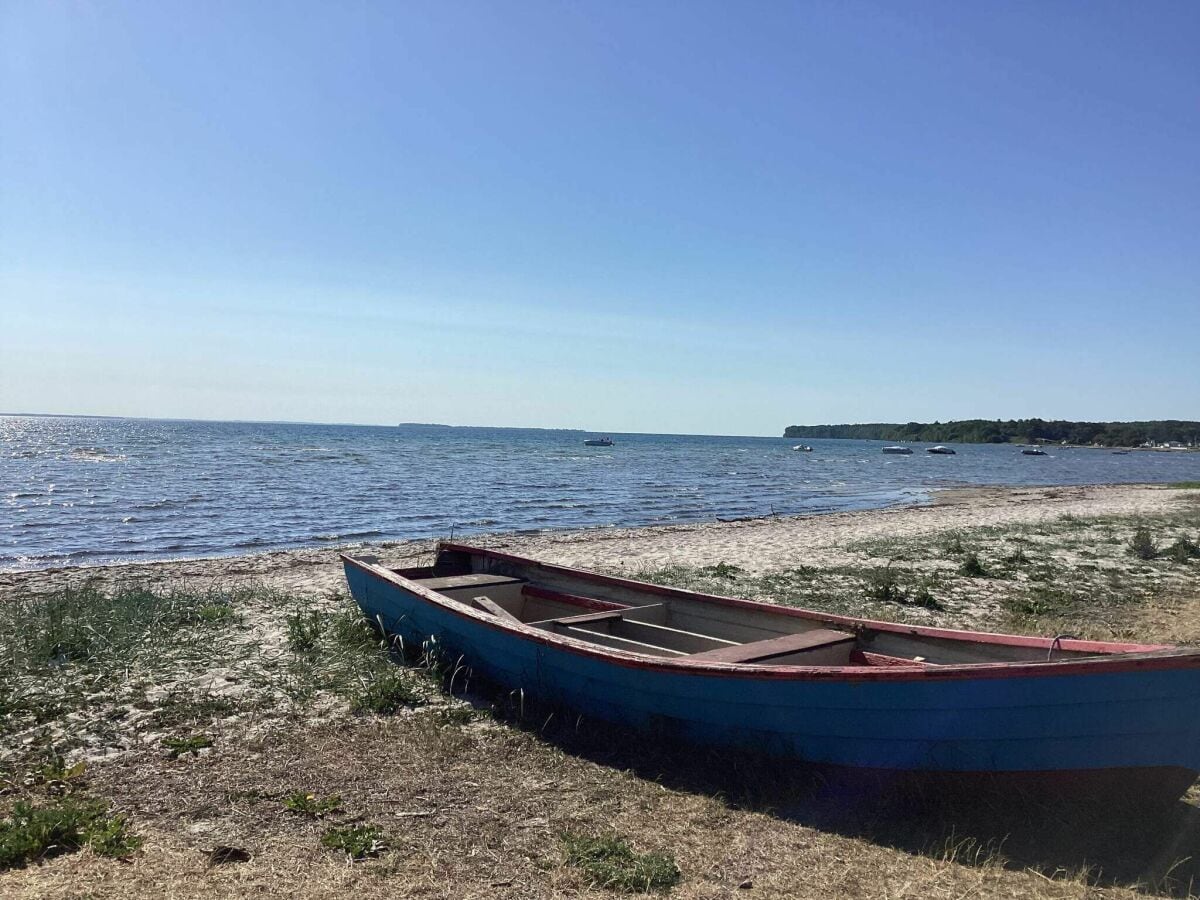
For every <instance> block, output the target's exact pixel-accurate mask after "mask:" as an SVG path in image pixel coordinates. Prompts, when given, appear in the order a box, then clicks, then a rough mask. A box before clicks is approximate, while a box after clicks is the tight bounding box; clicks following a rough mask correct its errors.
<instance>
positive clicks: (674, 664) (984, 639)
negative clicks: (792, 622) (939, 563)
mask: <svg viewBox="0 0 1200 900" xmlns="http://www.w3.org/2000/svg"><path fill="white" fill-rule="evenodd" d="M445 550H448V551H457V552H461V553H469V554H474V555H482V556H487V557H490V558H492V559H495V560H499V561H502V562H510V563H517V564H520V565H523V566H533V567H537V568H541V569H548V570H551V571H554V572H559V573H562V574H565V575H569V576H572V577H577V578H581V579H583V580H585V581H591V582H593V583H601V584H609V585H613V586H617V587H624V588H630V589H634V590H640V591H644V592H646V593H651V594H656V595H658V596H664V597H678V598H679V599H685V600H693V601H695V600H700V601H703V602H709V603H714V604H717V605H726V606H733V607H738V608H743V609H746V608H748V609H763V608H766V609H768V610H769V611H771V612H772V613H775V614H783V615H788V616H796V617H798V618H803V619H808V620H816V621H821V622H826V623H830V624H835V625H842V626H845V627H850V628H852V629H854V630H859V631H861V630H877V631H890V632H893V633H902V634H911V635H916V636H921V637H931V638H942V639H949V640H962V641H972V642H977V643H987V644H1007V645H1010V646H1020V647H1034V648H1038V649H1046V650H1047V651H1050V650H1051V649H1052V648H1053V647H1054V646H1055V644H1056V643H1057V646H1058V647H1059V648H1060V649H1064V650H1076V651H1083V652H1086V651H1088V650H1093V649H1094V650H1097V651H1100V652H1103V653H1106V654H1108V655H1104V656H1089V657H1084V658H1081V659H1047V660H1040V661H1036V662H1025V661H1023V662H983V663H949V664H945V665H938V666H864V665H857V666H797V665H765V664H762V663H722V662H711V661H702V660H695V661H691V662H688V661H687V659H688V658H687V657H686V656H684V657H677V658H663V657H650V656H643V655H641V654H638V653H634V652H632V651H628V650H619V649H616V648H612V647H604V646H600V645H597V644H594V643H591V642H589V641H585V640H581V639H579V638H574V637H571V636H569V635H563V634H555V633H553V632H548V631H545V630H543V629H540V628H535V627H533V626H532V625H529V624H528V623H525V622H508V621H505V620H503V619H499V618H497V617H496V616H493V615H490V614H489V613H487V612H484V611H483V610H477V609H474V608H472V607H470V606H467V605H465V604H462V603H459V602H457V601H455V600H453V599H451V598H449V597H446V596H445V595H443V594H440V593H438V592H437V591H434V590H432V589H430V588H427V587H425V586H423V585H422V584H420V583H419V582H417V581H414V580H412V579H410V578H406V577H405V576H403V575H400V574H398V573H396V572H394V571H392V570H391V569H389V568H387V567H386V566H383V565H380V564H378V563H371V562H367V561H365V560H361V559H358V558H356V557H354V556H352V555H351V554H349V553H341V554H339V556H340V557H341V559H342V561H343V562H344V563H345V564H348V565H353V566H354V567H356V568H358V569H362V570H364V571H365V572H368V573H369V574H371V575H373V576H375V577H377V578H381V579H383V580H385V581H388V582H390V583H392V584H393V585H395V586H396V587H400V588H402V589H404V590H406V591H409V592H410V593H413V594H416V595H417V596H418V597H420V598H422V599H423V600H426V601H428V602H430V603H433V604H435V605H436V606H438V607H439V608H440V609H443V610H445V611H447V612H450V613H452V614H453V615H455V616H458V617H460V618H465V619H470V620H472V621H475V622H479V623H481V624H483V625H486V626H487V627H489V628H494V629H498V630H500V631H503V632H508V633H511V634H515V635H518V636H520V637H521V638H524V639H527V640H532V641H535V642H536V643H539V644H544V645H548V646H554V647H560V648H562V649H564V650H568V651H570V652H572V653H576V654H579V655H583V656H590V657H593V658H596V659H600V660H603V661H606V662H611V663H614V664H617V665H623V666H631V667H634V668H641V669H650V670H656V671H660V672H666V673H670V674H676V675H701V676H702V675H721V676H725V677H728V676H734V677H744V678H755V679H760V680H761V679H770V680H813V681H818V680H819V681H824V680H834V681H944V680H956V679H979V678H987V679H993V678H1018V677H1030V676H1039V677H1040V676H1062V675H1101V674H1115V673H1120V672H1128V671H1155V670H1162V669H1191V668H1200V650H1198V649H1191V648H1186V647H1176V646H1172V645H1169V644H1128V643H1120V642H1107V641H1085V640H1078V639H1073V638H1071V639H1068V638H1063V639H1059V638H1046V637H1032V636H1026V635H1012V634H1003V633H998V632H982V631H968V630H965V629H951V628H935V627H930V626H924V625H906V624H899V623H896V622H884V621H880V620H874V619H858V618H854V617H851V616H842V615H837V614H833V613H820V612H816V611H814V610H807V609H800V608H798V607H785V606H779V605H776V604H772V603H764V602H761V601H758V600H747V599H744V598H740V597H725V596H722V595H719V594H702V593H700V592H698V591H690V590H687V589H686V588H676V587H667V586H665V585H656V584H649V583H647V582H643V581H636V580H633V579H629V578H622V577H620V576H614V575H601V574H599V573H597V572H591V571H588V570H587V569H577V568H573V567H571V566H561V565H557V564H555V563H546V562H541V561H540V560H535V559H530V558H528V557H524V556H517V555H515V554H510V553H504V552H503V551H498V550H489V549H486V548H483V547H474V546H471V545H469V544H458V543H453V542H449V541H443V542H440V543H439V544H438V545H437V552H439V553H440V552H442V551H445ZM381 624H382V623H381Z"/></svg>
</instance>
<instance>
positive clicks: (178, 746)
mask: <svg viewBox="0 0 1200 900" xmlns="http://www.w3.org/2000/svg"><path fill="white" fill-rule="evenodd" d="M162 743H163V746H164V747H166V748H167V750H169V751H170V757H171V759H178V758H179V757H180V756H182V755H183V754H185V753H190V754H192V755H193V756H198V755H199V754H200V751H201V750H203V749H205V748H206V747H211V746H212V745H213V739H212V738H211V737H209V736H208V735H207V734H193V735H191V736H189V737H185V738H164V739H163V742H162Z"/></svg>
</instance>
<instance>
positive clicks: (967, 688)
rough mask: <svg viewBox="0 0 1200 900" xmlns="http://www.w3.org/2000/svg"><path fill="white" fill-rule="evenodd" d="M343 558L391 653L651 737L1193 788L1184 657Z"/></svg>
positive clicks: (958, 769) (550, 578) (918, 765)
mask: <svg viewBox="0 0 1200 900" xmlns="http://www.w3.org/2000/svg"><path fill="white" fill-rule="evenodd" d="M342 559H343V562H344V564H345V570H346V578H347V581H348V582H349V585H350V591H351V593H352V594H353V595H354V598H355V600H356V601H357V602H358V604H359V606H360V607H361V608H362V610H363V612H364V614H365V615H366V616H368V617H369V618H371V619H373V620H375V621H376V622H378V623H379V625H380V626H381V627H382V628H383V630H384V631H385V632H387V633H389V634H395V635H399V636H400V638H401V639H402V640H403V641H404V642H405V643H406V644H408V645H409V646H423V645H424V646H431V647H432V648H434V649H435V650H436V652H437V653H438V654H439V655H440V656H441V657H442V658H443V659H447V660H456V661H461V664H462V665H465V666H468V667H470V668H472V669H473V670H474V671H476V672H478V673H480V674H481V675H483V676H485V677H486V678H488V679H490V680H491V681H493V682H495V683H497V684H500V685H502V686H505V687H507V688H511V689H514V690H515V689H518V688H520V689H522V690H524V691H525V692H526V694H529V695H532V696H536V697H539V698H540V699H542V700H544V701H548V702H550V703H556V704H561V705H563V706H566V707H568V708H571V709H574V710H577V711H579V712H581V713H584V714H586V715H589V716H593V717H596V718H598V719H601V720H606V721H611V722H615V723H619V724H622V725H626V726H631V727H635V728H643V729H648V730H653V731H654V732H655V733H656V734H664V733H665V734H668V735H670V736H672V737H676V738H679V739H681V740H685V741H691V742H697V743H705V744H713V745H721V746H726V747H735V748H747V749H753V750H756V751H763V752H767V753H771V754H778V755H784V756H789V757H794V758H799V759H803V760H805V761H808V762H812V763H817V764H825V765H831V766H838V767H851V768H856V769H869V770H884V771H886V772H889V773H971V774H985V773H986V774H991V775H1013V776H1017V777H1022V776H1034V777H1035V778H1036V779H1037V780H1039V781H1041V780H1044V778H1045V777H1046V776H1051V778H1052V780H1053V781H1054V782H1055V783H1059V782H1060V781H1061V780H1062V779H1064V778H1065V779H1067V780H1068V781H1070V782H1071V783H1075V782H1077V781H1078V780H1079V777H1080V776H1095V777H1096V778H1097V779H1100V780H1102V781H1104V782H1105V783H1108V782H1110V781H1111V780H1112V779H1115V780H1116V781H1117V782H1118V783H1120V784H1132V783H1136V784H1137V786H1138V787H1137V790H1138V793H1139V795H1141V796H1145V797H1150V796H1152V795H1153V796H1155V797H1170V798H1171V799H1174V798H1176V797H1178V796H1179V795H1180V794H1182V793H1183V791H1184V790H1186V789H1187V787H1188V786H1189V785H1190V784H1191V783H1192V781H1193V780H1194V779H1195V777H1196V775H1197V770H1200V650H1195V649H1180V648H1171V647H1165V646H1158V645H1145V644H1128V643H1109V642H1098V641H1083V640H1075V639H1072V638H1067V637H1055V638H1041V637H1022V636H1017V635H1002V634H985V633H975V632H967V631H953V630H947V629H940V628H926V627H921V626H914V625H899V624H894V623H889V622H881V621H871V620H866V619H856V618H850V617H846V616H836V615H829V614H826V613H820V612H814V611H810V610H804V609H795V608H791V607H782V606H776V605H773V604H766V603H758V602H754V601H750V600H742V599H735V598H730V597H719V596H708V595H704V594H698V593H694V592H692V591H686V590H681V589H678V588H670V587H662V586H658V585H651V584H644V583H641V582H637V581H631V580H629V579H625V578H617V577H612V576H606V575H598V574H595V573H592V572H586V571H583V570H579V569H572V568H567V567H564V566H557V565H551V564H548V563H543V562H538V561H536V560H533V559H526V558H523V557H519V556H513V555H511V554H507V553H500V552H497V551H494V550H485V549H481V548H478V547H471V546H467V545H463V544H453V543H443V544H441V545H440V546H439V550H438V554H437V557H436V562H435V563H434V565H432V566H428V567H423V568H415V569H414V568H408V569H403V568H391V567H388V566H386V565H383V564H381V563H379V562H378V561H376V560H375V559H373V558H370V557H363V558H355V557H352V556H347V555H343V557H342ZM1060 776H1061V777H1060ZM1085 783H1087V784H1091V783H1092V781H1091V779H1088V780H1087V781H1085Z"/></svg>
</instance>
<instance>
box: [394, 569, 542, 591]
mask: <svg viewBox="0 0 1200 900" xmlns="http://www.w3.org/2000/svg"><path fill="white" fill-rule="evenodd" d="M413 580H414V581H416V583H417V584H419V585H420V586H421V587H423V588H429V590H431V591H448V590H451V589H454V588H466V587H469V588H485V587H493V586H494V585H498V584H522V583H523V582H524V579H522V578H509V577H508V576H507V575H488V574H487V573H486V572H477V573H475V574H473V575H447V576H444V577H442V578H416V579H413Z"/></svg>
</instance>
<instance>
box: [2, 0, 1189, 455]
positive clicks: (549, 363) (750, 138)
mask: <svg viewBox="0 0 1200 900" xmlns="http://www.w3.org/2000/svg"><path fill="white" fill-rule="evenodd" d="M0 42H2V45H0V46H2V52H3V62H2V69H0V109H2V110H3V112H2V113H0V410H7V411H42V412H54V413H96V414H115V415H144V416H170V417H201V418H241V419H245V418H252V419H289V420H310V421H354V422H381V423H389V422H397V421H434V422H447V423H452V424H494V425H543V426H577V427H584V428H589V429H596V430H602V431H621V430H637V431H682V432H706V433H740V434H775V433H779V432H780V430H781V429H782V428H783V427H784V425H787V424H789V423H820V422H844V421H876V420H883V421H906V420H911V419H916V420H933V419H941V420H946V419H949V418H960V417H974V416H983V417H1005V418H1007V417H1009V416H1030V415H1039V416H1043V417H1063V418H1086V419H1129V418H1161V417H1175V418H1193V419H1196V418H1200V365H1198V364H1197V347H1198V346H1200V49H1198V48H1200V3H1196V2H1193V0H1187V2H1178V3H1165V2H1147V3H1130V2H1120V3H1108V2H1091V0H1089V2H1077V3H1069V2H1042V0H1038V2H1027V3H1022V2H1013V3H963V2H958V0H953V2H911V3H910V2H892V3H860V2H841V0H839V2H828V3H826V2H803V3H782V2H779V3H751V4H742V3H733V2H726V3H719V4H716V3H711V4H710V3H700V2H694V0H687V2H678V3H670V2H652V3H634V2H570V3H567V2H562V3H530V2H521V3H493V2H485V3H461V2H453V3H445V2H440V0H439V2H428V3H418V2H413V3H392V2H387V3H377V4H371V3H319V4H307V3H287V4H279V3H266V2H259V3H249V2H235V3H219V2H191V3H172V2H153V3H151V2H142V3H118V2H107V0H106V2H72V3H66V2H62V3H49V2H47V3H37V2H14V0H3V2H2V3H0Z"/></svg>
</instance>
